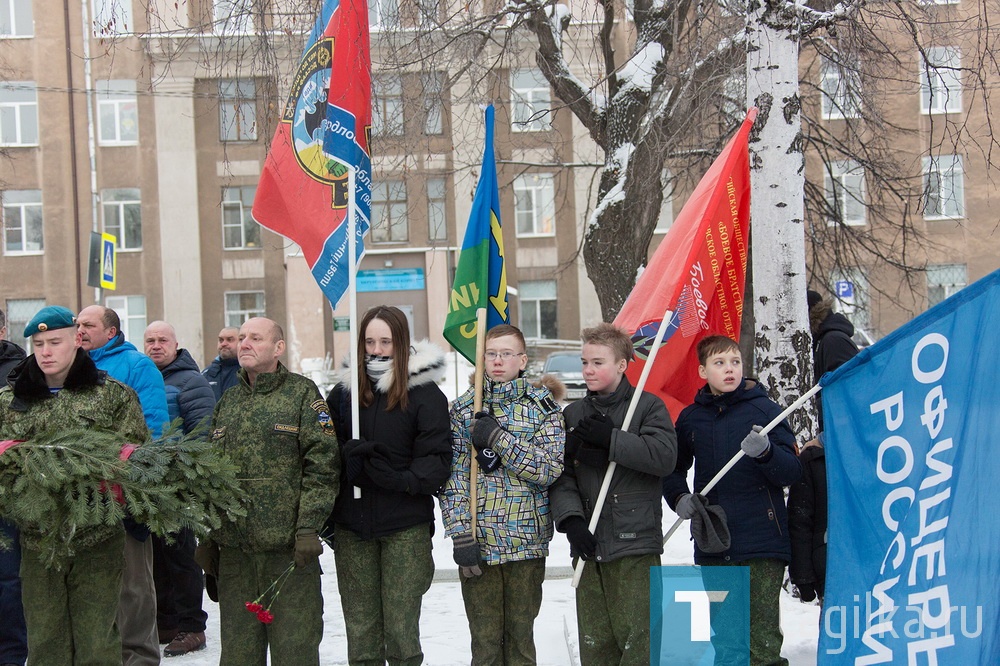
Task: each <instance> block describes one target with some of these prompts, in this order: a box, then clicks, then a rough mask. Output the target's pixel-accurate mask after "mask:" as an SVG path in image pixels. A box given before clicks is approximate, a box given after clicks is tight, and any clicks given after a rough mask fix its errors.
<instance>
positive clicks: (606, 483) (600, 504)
mask: <svg viewBox="0 0 1000 666" xmlns="http://www.w3.org/2000/svg"><path fill="white" fill-rule="evenodd" d="M673 316H674V311H673V310H670V309H669V308H668V309H667V310H666V311H665V312H664V313H663V319H661V320H660V326H659V328H657V329H656V338H654V339H653V346H652V347H651V348H650V350H649V356H648V357H647V358H646V365H644V366H642V373H641V374H640V375H639V383H638V384H636V386H635V393H633V394H632V400H631V401H630V402H629V405H628V411H627V412H626V413H625V420H624V421H623V422H622V427H621V429H622V430H628V428H629V426H630V425H632V417H633V416H635V410H636V408H637V407H638V405H639V396H640V395H642V389H643V388H644V387H645V386H646V379H648V378H649V372H650V371H651V370H652V369H653V361H655V360H656V354H657V352H658V351H659V350H660V343H661V342H663V336H664V335H665V334H666V332H667V327H668V324H670V318H671V317H673ZM616 467H618V464H617V463H615V462H613V461H612V462H609V463H608V470H607V471H606V472H605V473H604V480H603V481H602V482H601V490H600V491H599V492H598V493H597V501H596V502H595V503H594V513H593V514H591V516H590V524H589V525H588V526H587V529H589V530H590V533H591V534H597V521H599V520H600V519H601V511H603V510H604V502H605V501H606V500H607V499H608V490H609V489H610V488H611V478H612V477H613V476H614V475H615V468H616ZM586 563H587V561H586V560H584V559H583V558H582V557H581V558H580V559H579V561H578V562H577V563H576V570H575V571H574V572H573V587H577V586H578V585H579V584H580V578H582V577H583V565H585V564H586Z"/></svg>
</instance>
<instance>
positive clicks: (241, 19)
mask: <svg viewBox="0 0 1000 666" xmlns="http://www.w3.org/2000/svg"><path fill="white" fill-rule="evenodd" d="M212 11H213V15H214V16H213V18H214V19H215V34H217V35H233V34H236V35H247V34H251V33H253V31H254V29H253V0H214V2H213V8H212Z"/></svg>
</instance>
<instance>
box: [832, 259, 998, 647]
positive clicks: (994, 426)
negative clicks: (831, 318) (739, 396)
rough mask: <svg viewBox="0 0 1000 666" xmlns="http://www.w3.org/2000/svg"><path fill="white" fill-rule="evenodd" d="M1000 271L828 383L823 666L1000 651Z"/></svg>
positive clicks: (922, 317)
mask: <svg viewBox="0 0 1000 666" xmlns="http://www.w3.org/2000/svg"><path fill="white" fill-rule="evenodd" d="M998 331H1000V271H997V272H995V273H992V274H991V275H989V276H987V277H985V278H983V279H982V280H980V281H978V282H976V283H975V284H973V285H970V286H968V287H966V288H965V289H963V290H962V291H961V292H959V293H958V294H956V295H955V296H953V297H951V298H949V299H948V300H946V301H944V302H943V303H941V304H940V305H938V306H936V307H934V308H932V309H931V310H929V311H927V312H925V313H924V314H922V315H920V316H918V317H917V318H916V319H914V320H913V321H911V322H909V323H908V324H906V325H904V326H903V327H901V328H900V329H898V330H897V331H895V332H893V333H892V334H891V335H889V336H887V337H886V338H884V339H883V340H881V341H879V342H878V343H877V344H875V345H873V346H872V347H869V348H868V349H865V350H863V351H862V352H861V353H859V354H858V355H857V356H856V357H854V358H853V359H852V360H850V361H848V362H847V363H845V364H844V365H843V366H841V367H840V368H838V369H837V370H835V371H833V372H830V373H827V374H826V375H824V376H823V377H822V379H821V380H820V384H822V385H823V391H822V396H823V414H824V421H825V424H826V428H827V432H826V449H827V452H826V464H827V477H828V496H829V535H828V545H827V562H828V566H827V579H826V591H827V594H826V598H825V599H824V608H823V618H822V626H821V630H820V644H819V653H818V661H819V663H820V664H920V665H931V666H933V665H934V664H989V663H997V659H998V655H1000V613H998V609H1000V601H998V597H1000V585H998V584H997V582H996V581H997V580H998V576H1000V390H998V387H1000V373H998V368H1000V366H998V363H997V357H998V345H997V342H998V339H1000V335H998Z"/></svg>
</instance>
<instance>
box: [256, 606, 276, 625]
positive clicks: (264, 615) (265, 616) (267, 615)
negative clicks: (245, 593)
mask: <svg viewBox="0 0 1000 666" xmlns="http://www.w3.org/2000/svg"><path fill="white" fill-rule="evenodd" d="M257 619H258V620H260V621H261V622H263V623H264V624H271V622H273V621H274V614H273V613H271V611H269V610H264V609H261V610H259V611H257Z"/></svg>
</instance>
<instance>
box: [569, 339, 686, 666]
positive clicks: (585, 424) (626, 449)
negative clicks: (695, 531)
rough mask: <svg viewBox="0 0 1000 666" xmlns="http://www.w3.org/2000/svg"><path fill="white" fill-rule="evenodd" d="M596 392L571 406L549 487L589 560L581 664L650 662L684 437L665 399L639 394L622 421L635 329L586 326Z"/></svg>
mask: <svg viewBox="0 0 1000 666" xmlns="http://www.w3.org/2000/svg"><path fill="white" fill-rule="evenodd" d="M581 338H582V340H583V349H582V352H581V354H582V358H583V377H584V380H586V382H587V396H586V397H585V398H583V399H582V400H580V401H578V402H575V403H573V404H571V405H569V406H568V407H567V408H566V410H565V412H564V414H565V416H566V429H567V437H566V469H565V471H564V472H563V475H562V476H561V477H559V480H557V481H556V483H555V484H554V485H553V486H552V487H551V488H550V490H549V499H550V502H551V504H552V514H553V519H554V521H555V524H556V528H557V529H558V530H559V531H560V532H564V533H565V534H566V536H567V538H568V539H569V542H570V546H571V548H572V553H573V555H574V556H577V557H582V558H583V559H585V560H588V561H589V563H588V564H587V566H586V568H585V569H584V572H583V577H582V579H581V580H580V585H579V587H578V588H577V591H576V610H577V626H578V629H579V632H580V658H581V663H582V666H590V665H595V666H611V665H613V664H620V665H622V666H625V665H636V666H638V665H642V666H646V665H647V664H649V596H650V594H649V568H650V567H653V566H659V564H660V554H661V553H662V552H663V532H662V529H661V522H662V513H663V510H662V507H661V495H660V478H661V477H663V476H666V475H667V474H670V473H671V472H672V471H673V469H674V463H675V461H676V459H677V436H676V435H675V434H674V427H673V424H672V423H671V421H670V414H669V413H668V412H667V408H666V406H665V405H664V404H663V401H662V400H660V398H658V397H656V396H655V395H652V394H650V393H643V394H642V395H641V396H640V397H639V404H638V408H637V409H636V411H635V415H634V416H633V417H632V422H631V424H630V425H629V428H628V430H627V431H625V430H622V429H621V426H622V425H623V422H624V420H625V413H626V411H627V410H628V406H629V403H630V402H631V400H632V395H633V394H634V393H635V389H634V388H633V387H632V385H631V384H630V383H629V380H628V379H627V378H626V377H625V368H626V367H627V366H628V361H629V360H630V359H631V358H632V341H631V339H630V338H629V336H628V334H626V333H625V332H623V331H621V330H620V329H618V328H615V327H614V326H613V325H611V324H606V323H602V324H600V325H598V326H596V327H594V328H587V329H584V330H583V332H582V334H581ZM611 461H614V462H615V463H616V464H617V468H616V469H615V472H614V476H613V478H612V481H611V487H610V488H609V491H608V496H607V501H606V502H605V504H604V507H603V509H602V511H601V516H600V519H599V521H598V523H597V532H596V534H593V533H591V532H590V530H589V529H588V525H589V522H590V518H591V515H592V513H593V507H594V503H595V502H596V500H597V495H598V493H599V492H600V488H601V482H602V481H603V479H604V473H605V471H606V470H607V468H608V463H609V462H611Z"/></svg>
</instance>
